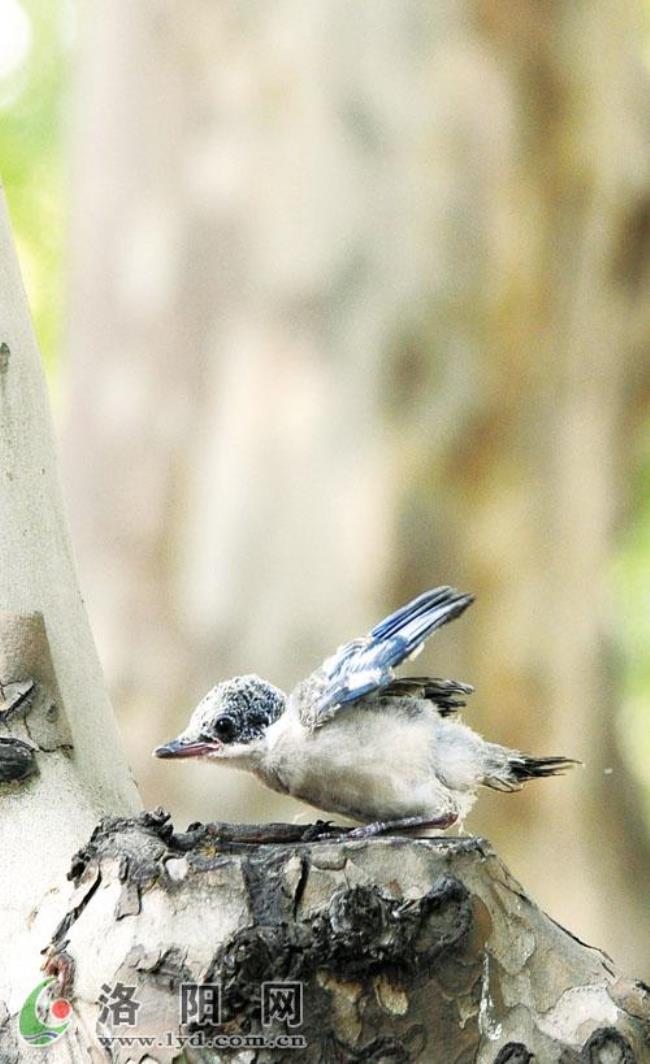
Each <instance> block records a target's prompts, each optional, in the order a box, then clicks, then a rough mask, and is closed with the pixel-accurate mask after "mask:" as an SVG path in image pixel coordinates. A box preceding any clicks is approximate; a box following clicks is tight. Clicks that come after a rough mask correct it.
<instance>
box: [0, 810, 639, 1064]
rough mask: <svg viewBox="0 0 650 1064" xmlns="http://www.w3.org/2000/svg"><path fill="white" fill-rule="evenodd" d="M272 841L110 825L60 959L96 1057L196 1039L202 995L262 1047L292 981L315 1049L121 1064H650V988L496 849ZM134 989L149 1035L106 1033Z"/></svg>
mask: <svg viewBox="0 0 650 1064" xmlns="http://www.w3.org/2000/svg"><path fill="white" fill-rule="evenodd" d="M261 830H262V829H255V828H251V827H248V828H245V829H243V831H244V834H243V835H242V836H241V837H242V838H244V839H245V840H247V841H244V842H241V841H235V840H236V839H237V837H238V836H237V832H236V829H233V827H232V826H226V825H207V826H201V825H197V826H194V827H193V828H192V829H191V830H188V832H186V833H184V834H174V832H173V828H172V825H171V823H170V821H169V817H168V815H167V814H164V813H163V812H162V811H161V810H157V811H156V812H154V813H144V814H141V815H140V816H138V817H137V818H135V819H129V820H125V819H120V818H112V819H106V820H104V821H103V822H102V823H101V824H100V825H99V826H98V828H97V829H96V830H95V832H94V834H93V837H92V839H91V840H90V842H89V843H88V845H87V846H86V847H84V848H83V850H82V851H80V852H79V853H78V854H77V855H76V857H75V859H74V861H73V866H72V871H71V875H72V877H73V878H74V882H75V885H76V893H75V897H74V899H73V903H72V905H71V908H70V911H69V913H68V915H67V917H66V918H65V920H64V921H63V923H62V924H61V926H60V928H59V929H58V931H57V933H56V934H55V936H54V939H53V946H52V955H53V956H56V955H59V956H62V957H64V958H65V960H66V963H67V964H68V965H69V964H70V962H72V964H73V968H72V971H73V973H74V974H73V976H72V987H73V995H74V996H73V1000H74V1002H75V1008H76V1012H77V1016H78V1019H79V1026H80V1028H82V1029H83V1032H84V1037H86V1038H88V1037H89V1036H90V1035H91V1032H95V1036H100V1035H101V1036H102V1037H107V1036H111V1035H116V1034H119V1035H123V1036H124V1035H126V1036H133V1035H138V1036H144V1037H146V1036H155V1037H156V1038H160V1037H161V1036H163V1035H164V1032H167V1031H170V1032H174V1033H178V1030H179V1027H178V1021H179V1015H178V1001H179V988H180V985H181V983H183V982H198V983H200V982H216V983H219V984H220V986H221V995H222V997H221V1006H222V1013H221V1020H222V1027H221V1028H220V1029H221V1030H222V1031H223V1032H227V1033H231V1034H233V1033H241V1032H252V1033H259V1032H260V1031H261V1027H260V984H261V982H262V981H268V980H281V981H283V980H289V981H292V980H293V981H299V982H301V983H302V984H303V987H304V1019H303V1024H302V1026H299V1027H297V1028H295V1029H292V1031H293V1033H295V1032H296V1031H297V1032H299V1033H301V1034H303V1035H304V1036H305V1038H306V1040H307V1043H308V1045H307V1049H306V1050H303V1051H300V1052H298V1053H296V1052H295V1051H294V1050H286V1051H279V1050H274V1051H269V1050H255V1051H250V1050H245V1051H243V1050H242V1051H236V1052H230V1051H229V1052H225V1051H220V1050H210V1051H208V1050H205V1049H203V1050H201V1051H198V1050H196V1049H195V1048H187V1047H186V1048H185V1050H184V1052H185V1056H183V1057H181V1055H180V1050H179V1049H170V1048H162V1047H158V1046H153V1047H152V1046H149V1047H147V1048H134V1047H133V1046H131V1047H129V1048H127V1047H125V1046H122V1047H120V1046H118V1045H116V1044H115V1043H114V1044H113V1046H112V1048H111V1050H110V1058H111V1059H112V1060H114V1061H119V1062H121V1064H127V1062H132V1061H137V1062H140V1061H159V1062H161V1064H167V1062H171V1061H173V1060H181V1059H182V1060H184V1061H186V1062H188V1064H189V1062H193V1061H206V1062H207V1061H221V1060H224V1061H225V1060H231V1061H236V1062H241V1064H243V1062H244V1061H245V1062H247V1064H251V1062H253V1061H255V1062H259V1064H262V1062H265V1061H274V1062H278V1061H285V1060H286V1061H289V1060H295V1059H300V1060H304V1061H314V1062H316V1061H319V1062H322V1061H341V1062H345V1061H375V1062H377V1064H379V1062H386V1064H388V1062H391V1064H402V1062H404V1064H406V1062H413V1064H415V1062H422V1064H461V1062H462V1064H470V1062H473V1064H506V1062H508V1064H525V1062H527V1061H531V1060H534V1061H535V1062H537V1064H584V1062H591V1064H631V1062H638V1064H643V1062H645V1061H647V1060H648V1059H650V1056H649V1054H650V1022H649V1021H650V992H649V988H648V987H647V986H644V985H643V984H642V983H639V982H637V983H634V982H629V981H626V980H624V979H623V978H622V977H621V976H620V974H619V973H618V972H617V970H616V969H615V967H614V965H613V963H612V962H611V961H610V960H609V958H608V957H607V956H606V955H605V954H603V953H601V952H600V951H598V950H596V949H592V948H590V947H589V946H586V945H584V944H583V943H582V942H580V941H579V940H578V939H576V938H575V937H573V936H572V935H571V934H570V933H568V932H567V931H565V930H564V929H563V928H562V927H560V926H559V925H558V924H556V923H555V922H553V921H552V920H550V919H549V918H548V917H547V916H546V915H545V914H544V913H543V912H542V911H541V910H540V909H539V908H538V907H537V906H536V905H535V903H534V902H533V901H532V899H531V898H530V897H529V896H528V895H527V894H526V892H525V891H524V889H523V888H522V887H521V886H520V885H519V884H518V883H517V882H516V881H515V880H514V879H513V878H512V876H511V875H510V874H509V872H508V871H507V869H506V868H505V867H504V865H503V864H502V863H501V861H500V860H499V858H498V857H497V856H496V854H495V853H494V852H493V851H492V849H491V847H490V845H489V843H487V842H486V841H485V840H484V839H476V838H437V839H407V838H398V837H394V838H386V839H374V840H371V841H363V842H359V841H355V842H347V843H346V842H344V841H338V840H337V841H325V840H323V841H318V840H316V841H310V842H306V841H299V840H300V836H301V835H302V837H303V839H304V838H305V835H304V832H305V831H306V830H307V831H308V833H309V832H310V833H311V835H312V837H313V835H314V834H316V832H317V828H316V827H314V826H312V827H311V828H310V829H305V828H303V827H296V826H288V825H279V826H278V828H277V832H278V837H279V838H280V839H282V840H286V841H281V842H274V843H273V844H270V843H263V842H259V841H256V837H257V836H256V834H255V833H256V831H257V832H259V831H261ZM264 830H266V831H269V832H273V830H274V826H273V825H267V826H266V828H265V829H264ZM307 837H309V835H307ZM297 840H298V841H297ZM117 982H121V983H123V984H124V985H126V986H133V987H135V988H136V990H135V995H134V996H135V999H136V1000H138V1001H139V1002H140V1010H139V1013H138V1017H137V1025H136V1027H129V1026H126V1025H124V1024H122V1025H121V1026H117V1027H115V1026H112V1025H111V1022H110V1015H109V1016H108V1017H104V1018H103V1019H102V1020H101V1021H100V1020H99V1011H100V1010H99V1005H98V1004H97V1002H98V999H99V997H100V995H101V991H102V985H104V986H109V987H112V986H114V985H115V984H116V983H117ZM283 1030H285V1031H286V1030H289V1029H288V1028H285V1027H284V1026H283V1025H280V1026H279V1027H278V1026H274V1027H273V1028H272V1029H271V1033H272V1034H274V1035H277V1034H278V1033H279V1032H281V1031H283ZM185 1033H187V1034H189V1033H191V1029H186V1031H185ZM213 1033H214V1032H213ZM264 1033H266V1034H267V1035H268V1034H269V1030H268V1029H265V1031H264ZM55 1051H56V1053H57V1054H58V1053H59V1052H63V1049H61V1050H58V1049H56V1047H55V1049H53V1050H51V1051H50V1052H51V1053H52V1054H53V1056H52V1058H51V1059H52V1060H53V1061H58V1060H59V1059H61V1060H63V1059H69V1058H65V1057H63V1056H61V1057H59V1056H58V1055H54V1054H55ZM16 1059H18V1058H16ZM98 1059H101V1058H98ZM6 1060H7V1061H11V1060H12V1058H11V1056H10V1055H9V1056H7V1057H6Z"/></svg>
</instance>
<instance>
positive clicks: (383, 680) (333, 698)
mask: <svg viewBox="0 0 650 1064" xmlns="http://www.w3.org/2000/svg"><path fill="white" fill-rule="evenodd" d="M473 601H474V599H473V596H472V595H462V594H460V593H459V592H458V591H456V590H454V588H451V587H437V588H434V589H433V590H432V591H425V592H424V594H423V595H419V596H418V598H416V599H413V601H412V602H409V603H407V604H406V606H402V607H401V608H400V609H399V610H396V611H395V613H391V614H390V616H388V617H385V618H384V620H383V621H380V623H379V624H377V625H375V627H374V628H372V629H371V630H370V632H368V635H367V636H364V637H363V638H361V639H354V640H353V641H352V642H351V643H346V644H345V646H342V647H339V649H338V650H337V652H336V653H335V654H333V655H332V657H330V658H327V660H326V661H324V662H323V664H322V665H321V667H320V668H319V669H317V670H316V672H315V673H313V674H312V676H310V677H309V679H308V680H306V681H305V682H304V683H302V684H300V685H299V686H298V687H297V688H296V690H295V692H294V693H293V696H292V697H293V700H294V704H296V705H297V708H298V712H299V714H300V718H301V720H302V723H303V724H305V725H306V726H307V727H312V728H315V727H319V726H320V725H321V724H324V723H325V722H326V721H327V720H329V719H330V717H332V716H333V715H334V714H335V713H336V712H337V711H338V710H339V709H340V708H341V707H342V706H345V705H347V704H348V703H351V702H356V701H357V700H358V699H360V698H363V696H364V695H367V694H369V693H370V692H372V691H378V690H381V689H383V688H386V687H388V685H389V684H390V683H391V682H392V681H393V680H394V674H393V669H394V667H395V666H396V665H399V664H401V662H403V661H405V660H407V659H408V658H412V657H414V656H415V655H416V654H417V653H418V652H419V651H420V650H421V649H422V646H423V645H424V642H425V640H427V639H428V638H429V636H430V635H431V634H432V632H435V630H436V629H437V628H440V627H442V625H443V624H446V623H447V622H448V621H451V620H453V619H454V618H455V617H458V616H459V615H460V614H461V613H462V612H463V611H464V610H465V609H467V607H468V606H469V605H470V603H471V602H473Z"/></svg>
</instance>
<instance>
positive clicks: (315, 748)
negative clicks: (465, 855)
mask: <svg viewBox="0 0 650 1064" xmlns="http://www.w3.org/2000/svg"><path fill="white" fill-rule="evenodd" d="M267 740H268V754H267V756H266V758H265V764H264V769H263V774H264V776H266V773H269V774H271V775H273V776H275V777H276V780H279V781H280V782H281V784H282V786H283V788H284V789H286V790H287V791H288V792H289V793H290V794H292V795H294V796H295V797H297V798H301V799H303V800H304V801H306V802H309V803H310V804H311V805H314V806H316V807H317V808H319V809H324V810H327V811H328V812H335V813H340V814H343V815H344V816H349V817H351V818H352V819H355V820H360V821H371V820H394V819H398V818H400V817H406V816H426V815H431V816H438V815H440V814H441V813H443V812H446V811H448V810H449V808H450V807H451V806H452V805H453V798H452V795H451V792H450V791H449V789H448V788H447V787H446V786H445V785H444V784H443V783H442V782H441V781H440V780H439V779H438V778H437V776H436V773H435V768H434V766H435V745H436V735H435V715H434V714H432V712H431V709H430V707H428V706H426V705H424V706H423V708H422V710H421V711H418V710H417V709H415V710H414V708H413V707H411V708H410V711H409V712H400V711H399V710H398V711H396V710H395V709H394V708H391V709H390V710H387V709H386V708H385V707H384V706H382V704H381V703H380V702H377V703H372V702H365V703H362V704H360V705H359V706H350V707H347V708H344V709H342V710H341V711H340V712H339V713H337V714H336V716H335V717H333V718H332V719H331V720H329V721H328V722H327V723H326V724H325V725H323V727H321V728H317V729H315V730H313V731H309V730H307V729H306V728H304V727H303V726H302V724H301V723H300V720H299V719H298V716H297V714H296V713H294V712H292V711H291V710H290V709H289V710H288V711H286V712H285V713H284V714H283V715H282V717H281V718H280V719H279V720H278V721H276V722H275V723H274V724H273V725H272V726H271V728H269V732H268V734H267ZM267 782H270V781H269V780H268V779H267ZM276 785H277V782H276Z"/></svg>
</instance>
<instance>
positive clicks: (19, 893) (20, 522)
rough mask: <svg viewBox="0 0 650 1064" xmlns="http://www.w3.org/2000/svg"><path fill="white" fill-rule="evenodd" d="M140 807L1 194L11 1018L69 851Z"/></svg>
mask: <svg viewBox="0 0 650 1064" xmlns="http://www.w3.org/2000/svg"><path fill="white" fill-rule="evenodd" d="M138 808H140V802H139V799H138V794H137V790H136V787H135V784H134V782H133V780H132V778H131V775H130V773H129V769H128V766H127V764H126V760H125V758H124V754H123V752H122V746H121V740H120V736H119V734H118V731H117V728H116V725H115V721H114V719H113V715H112V711H111V707H110V703H109V700H108V696H107V694H106V690H105V688H104V685H103V681H102V676H101V670H100V666H99V662H98V659H97V654H96V651H95V646H94V643H93V639H92V635H91V632H90V628H89V625H88V620H87V617H86V613H85V609H84V605H83V602H82V599H81V595H80V592H79V587H78V584H77V579H76V574H75V569H74V563H73V558H72V551H71V548H70V543H69V540H68V535H67V530H66V525H65V519H64V514H63V507H62V502H61V496H60V491H59V484H58V473H57V463H56V452H55V447H54V437H53V431H52V424H51V419H50V412H49V407H48V398H47V389H46V386H45V378H44V375H43V371H42V368H41V365H40V360H39V354H38V350H37V346H36V340H35V337H34V333H33V330H32V326H31V321H30V316H29V311H28V308H27V303H26V299H25V294H24V291H23V286H22V281H21V278H20V272H19V269H18V263H17V260H16V255H15V252H14V248H13V243H12V237H11V231H10V226H9V221H8V217H7V214H6V210H5V207H4V200H1V202H0V854H1V855H2V859H1V860H0V912H1V913H2V919H1V920H0V957H1V958H2V963H0V1023H1V1022H2V1017H3V1016H4V1015H5V1013H6V1012H7V1011H8V1012H13V1011H15V1009H16V1008H17V1007H18V1006H19V1004H20V1003H21V1002H22V1000H23V999H24V997H25V996H26V994H27V993H28V992H29V991H30V990H31V989H32V987H33V986H34V985H35V984H36V982H37V981H38V978H39V972H40V964H41V957H40V954H39V951H40V948H41V947H42V945H43V942H44V940H45V939H46V936H47V934H48V932H49V929H50V928H51V925H52V921H53V920H54V919H57V918H58V917H59V915H60V913H61V912H63V911H65V905H66V902H67V897H66V894H67V892H66V891H65V887H64V885H65V872H66V869H67V866H68V864H69V861H70V854H71V853H72V852H73V850H74V849H75V848H76V847H77V846H79V845H80V844H81V843H82V841H83V840H84V838H87V836H88V833H89V832H90V831H91V830H92V828H93V825H94V824H96V823H97V820H98V818H99V817H100V816H102V815H104V814H106V813H114V814H117V813H130V812H135V811H136V810H137V809H138Z"/></svg>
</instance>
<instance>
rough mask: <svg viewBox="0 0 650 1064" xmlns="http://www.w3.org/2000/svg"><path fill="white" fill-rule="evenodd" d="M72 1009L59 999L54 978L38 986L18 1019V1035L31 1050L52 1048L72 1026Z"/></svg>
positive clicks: (26, 1001) (45, 980) (67, 1003)
mask: <svg viewBox="0 0 650 1064" xmlns="http://www.w3.org/2000/svg"><path fill="white" fill-rule="evenodd" d="M71 1013H72V1006H71V1004H70V1002H69V1001H67V1000H66V998H63V997H58V996H56V985H55V980H54V979H53V978H50V979H44V980H43V982H42V983H39V984H38V986H35V987H34V989H33V990H32V992H31V994H29V996H28V997H27V999H26V1000H25V1002H24V1004H23V1007H22V1008H21V1010H20V1013H19V1016H18V1033H19V1034H20V1037H21V1038H22V1040H23V1042H27V1044H28V1045H30V1046H50V1045H52V1042H56V1040H57V1038H60V1037H61V1035H62V1034H65V1032H66V1031H67V1029H68V1027H69V1026H70V1016H71Z"/></svg>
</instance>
